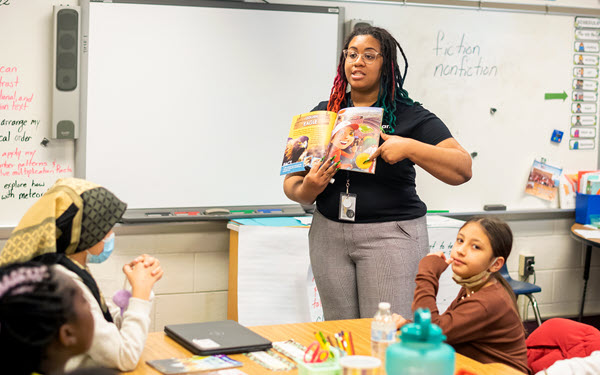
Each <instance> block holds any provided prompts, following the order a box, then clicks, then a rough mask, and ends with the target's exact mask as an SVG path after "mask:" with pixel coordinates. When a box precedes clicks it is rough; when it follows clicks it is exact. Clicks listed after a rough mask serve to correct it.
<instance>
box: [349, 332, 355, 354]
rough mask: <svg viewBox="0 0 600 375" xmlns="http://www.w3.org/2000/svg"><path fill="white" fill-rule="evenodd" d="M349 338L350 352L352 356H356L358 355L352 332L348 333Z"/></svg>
mask: <svg viewBox="0 0 600 375" xmlns="http://www.w3.org/2000/svg"><path fill="white" fill-rule="evenodd" d="M348 338H349V339H350V351H351V352H352V353H350V354H351V355H355V354H356V353H355V352H354V341H352V332H348Z"/></svg>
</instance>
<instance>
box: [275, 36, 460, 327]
mask: <svg viewBox="0 0 600 375" xmlns="http://www.w3.org/2000/svg"><path fill="white" fill-rule="evenodd" d="M398 49H399V50H400V52H401V54H402V57H403V58H404V59H405V64H404V66H405V68H404V73H403V74H401V73H400V69H399V67H398V62H397V58H396V57H397V50H398ZM407 67H408V64H407V62H406V57H405V55H404V52H403V50H402V48H401V47H400V44H399V43H398V42H397V41H396V40H395V39H394V37H392V36H391V35H390V34H389V33H388V32H387V31H386V30H384V29H381V28H378V27H367V28H360V29H357V30H354V31H353V32H352V34H350V35H349V36H348V38H347V39H346V42H345V44H344V49H343V51H342V54H341V56H340V60H339V65H338V69H337V72H338V73H337V76H336V77H335V80H334V86H333V88H332V90H331V95H330V98H329V101H325V102H321V103H319V105H317V107H315V108H314V109H313V111H314V110H328V111H333V112H338V111H339V110H340V109H341V108H344V107H353V106H356V107H381V108H383V109H384V117H383V118H384V122H383V123H384V124H385V125H383V126H382V134H381V140H380V143H379V148H377V150H376V151H375V152H374V153H373V154H372V155H371V156H370V159H372V160H374V159H375V158H379V160H378V161H377V163H376V167H375V173H374V174H368V173H351V172H348V171H340V173H337V174H336V172H337V171H338V166H337V165H336V164H335V163H333V161H332V160H331V159H329V160H323V161H321V162H319V163H317V164H315V165H313V167H312V168H311V169H310V170H309V171H307V172H299V173H292V174H289V175H287V176H286V178H285V180H284V184H283V188H284V191H285V194H286V195H287V196H288V197H289V198H290V199H292V200H294V201H296V202H299V203H301V204H307V205H308V204H312V203H314V202H315V201H316V210H315V213H314V217H313V222H312V226H311V229H310V234H309V247H310V259H311V265H312V269H313V272H314V275H315V281H316V283H317V287H318V289H319V294H320V296H321V302H322V304H323V312H324V315H325V319H327V320H334V319H353V318H366V317H372V316H373V315H374V314H375V312H376V311H377V305H378V303H379V302H380V301H387V302H390V303H391V306H392V311H393V312H396V313H400V314H406V315H407V316H412V312H411V301H412V300H413V291H414V289H415V282H414V279H415V275H416V273H417V269H418V264H419V260H420V259H421V258H423V257H424V256H426V255H427V254H428V253H429V243H428V242H429V241H428V236H427V225H426V220H425V214H426V212H427V207H426V205H425V203H423V202H422V201H421V200H420V199H419V196H418V195H417V192H416V184H415V168H414V165H415V164H417V165H418V166H420V167H421V168H423V169H424V170H426V171H427V172H429V173H430V174H431V175H433V176H434V177H436V178H437V179H439V180H441V181H443V182H445V183H448V184H451V185H460V184H462V183H464V182H467V181H468V180H469V179H470V178H471V158H470V156H469V154H468V153H467V152H466V151H465V149H463V148H462V147H461V146H460V145H459V144H458V142H457V141H456V140H455V139H454V138H452V134H451V133H450V131H449V130H448V128H447V127H446V125H444V123H443V122H442V121H441V120H440V119H439V118H438V117H437V116H435V115H434V114H433V113H431V112H429V111H428V110H426V109H425V108H423V107H422V106H421V105H420V104H419V103H417V102H414V101H413V100H412V99H411V98H410V97H409V96H408V92H407V91H406V90H405V89H404V88H403V85H404V80H405V78H406V71H407ZM348 85H349V86H350V87H351V90H350V91H349V92H347V90H346V89H347V86H348ZM334 176H335V178H334ZM333 178H334V179H333Z"/></svg>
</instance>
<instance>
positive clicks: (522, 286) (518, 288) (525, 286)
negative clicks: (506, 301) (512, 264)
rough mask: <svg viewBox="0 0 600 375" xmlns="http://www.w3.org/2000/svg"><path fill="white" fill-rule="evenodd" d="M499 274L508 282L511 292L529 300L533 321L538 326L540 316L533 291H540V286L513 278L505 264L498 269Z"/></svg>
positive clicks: (540, 319)
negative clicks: (533, 316)
mask: <svg viewBox="0 0 600 375" xmlns="http://www.w3.org/2000/svg"><path fill="white" fill-rule="evenodd" d="M500 275H502V277H504V279H505V280H506V281H508V284H509V285H510V287H511V288H512V290H513V292H514V293H515V295H516V296H520V295H524V296H526V297H527V298H529V300H530V301H531V305H532V307H533V314H534V315H535V321H536V322H537V324H538V327H539V326H541V325H542V318H541V317H540V310H539V308H538V304H537V301H536V300H535V297H534V296H533V293H539V292H541V291H542V288H540V287H539V286H537V285H535V284H531V283H526V282H524V281H517V280H513V279H512V277H510V275H509V274H508V269H507V268H506V264H504V265H503V266H502V268H501V269H500Z"/></svg>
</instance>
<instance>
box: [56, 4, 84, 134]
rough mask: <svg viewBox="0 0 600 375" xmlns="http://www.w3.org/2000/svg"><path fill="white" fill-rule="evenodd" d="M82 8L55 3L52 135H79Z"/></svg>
mask: <svg viewBox="0 0 600 375" xmlns="http://www.w3.org/2000/svg"><path fill="white" fill-rule="evenodd" d="M80 25H81V21H80V8H79V7H78V6H62V5H56V6H54V60H53V63H54V64H53V65H54V70H53V90H52V138H58V139H75V138H78V137H79V78H80V77H79V70H80V69H79V64H80V58H79V56H80V51H79V45H80V43H79V40H80V34H81V26H80Z"/></svg>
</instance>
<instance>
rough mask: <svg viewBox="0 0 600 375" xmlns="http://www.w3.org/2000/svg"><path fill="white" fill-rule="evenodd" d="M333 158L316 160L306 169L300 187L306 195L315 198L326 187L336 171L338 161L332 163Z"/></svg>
mask: <svg viewBox="0 0 600 375" xmlns="http://www.w3.org/2000/svg"><path fill="white" fill-rule="evenodd" d="M333 159H334V158H331V159H328V160H323V159H321V160H320V161H318V162H316V163H315V165H313V167H312V168H311V169H310V171H308V173H307V174H306V176H304V181H302V189H303V190H304V192H305V193H306V194H307V195H310V196H313V195H314V197H315V199H316V198H317V195H319V194H321V193H322V192H323V190H325V188H326V187H327V184H328V183H329V181H330V180H331V179H332V178H333V176H334V175H335V172H337V171H338V166H339V164H340V162H339V161H338V162H337V163H333Z"/></svg>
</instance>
